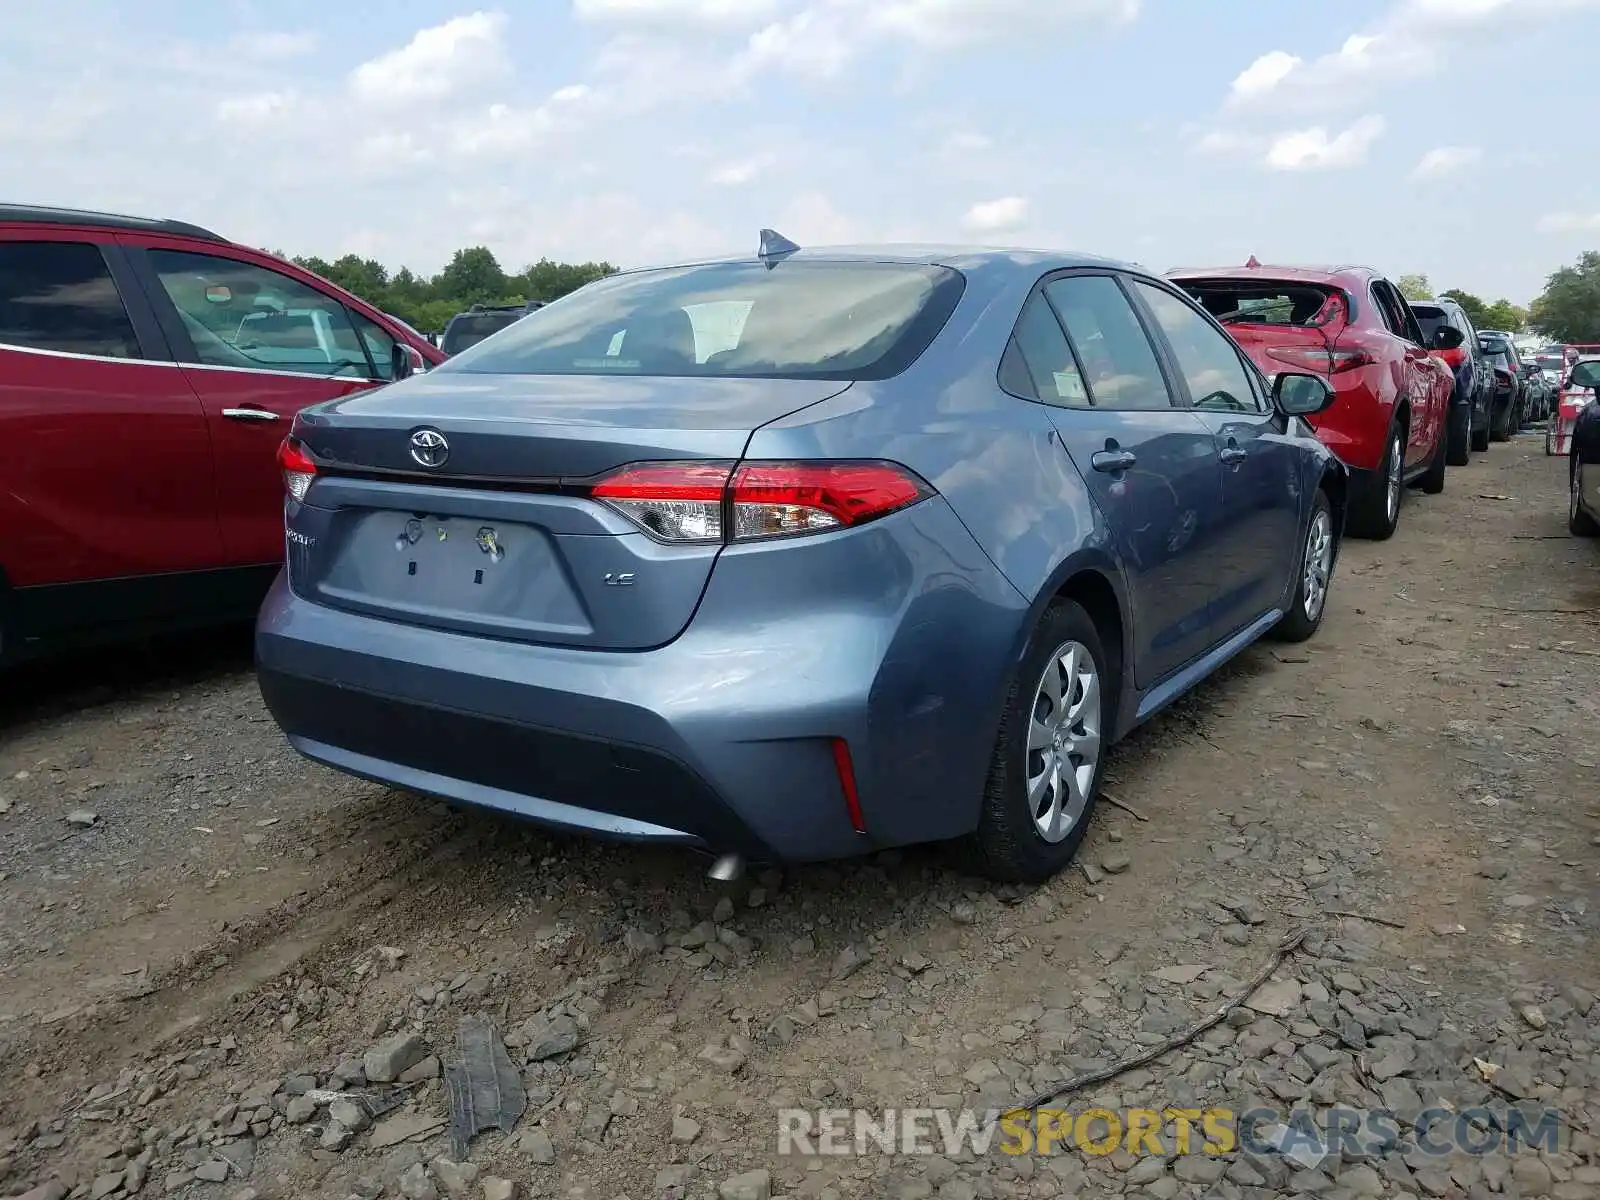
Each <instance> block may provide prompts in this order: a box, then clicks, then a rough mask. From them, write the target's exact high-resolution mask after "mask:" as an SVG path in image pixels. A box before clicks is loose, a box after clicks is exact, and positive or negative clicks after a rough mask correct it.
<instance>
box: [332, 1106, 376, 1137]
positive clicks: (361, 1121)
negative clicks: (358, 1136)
mask: <svg viewBox="0 0 1600 1200" xmlns="http://www.w3.org/2000/svg"><path fill="white" fill-rule="evenodd" d="M328 1117H329V1119H330V1120H333V1121H336V1122H338V1123H339V1124H340V1125H343V1126H344V1127H345V1128H346V1129H348V1130H351V1131H352V1132H355V1133H360V1132H361V1131H362V1130H363V1129H365V1128H367V1126H369V1125H371V1124H372V1118H371V1117H369V1116H367V1110H366V1109H364V1108H362V1107H361V1105H359V1104H357V1103H356V1102H355V1101H354V1100H335V1101H334V1102H333V1103H332V1104H330V1105H328Z"/></svg>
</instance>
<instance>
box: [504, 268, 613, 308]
mask: <svg viewBox="0 0 1600 1200" xmlns="http://www.w3.org/2000/svg"><path fill="white" fill-rule="evenodd" d="M616 272H617V269H616V268H615V267H613V266H612V265H611V264H610V263H608V262H586V263H558V262H551V261H550V260H549V259H548V258H541V259H540V260H539V261H538V262H536V263H534V264H533V266H531V267H529V268H528V269H527V270H526V271H524V272H523V273H522V274H521V276H519V277H518V279H517V280H516V282H517V283H518V284H519V285H520V286H521V287H522V289H523V291H524V293H525V294H526V295H527V297H528V299H530V300H544V301H546V302H548V301H551V300H559V299H560V298H561V297H562V296H565V295H566V294H567V293H568V292H575V291H577V290H578V289H579V288H581V287H582V286H583V285H584V284H586V283H592V282H594V281H595V280H596V279H599V278H601V277H602V276H605V275H615V274H616Z"/></svg>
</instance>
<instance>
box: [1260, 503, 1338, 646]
mask: <svg viewBox="0 0 1600 1200" xmlns="http://www.w3.org/2000/svg"><path fill="white" fill-rule="evenodd" d="M1338 549H1339V543H1338V539H1337V536H1336V535H1335V534H1334V531H1333V505H1332V504H1330V503H1329V502H1328V494H1327V493H1326V492H1324V491H1323V490H1322V489H1321V488H1318V489H1317V494H1316V496H1315V497H1314V498H1313V499H1312V502H1311V519H1310V520H1309V521H1307V522H1306V536H1305V539H1304V540H1303V541H1302V543H1301V546H1300V561H1299V563H1298V564H1297V568H1298V570H1297V576H1296V581H1295V588H1294V602H1293V603H1292V604H1291V605H1290V606H1289V611H1288V612H1286V613H1285V614H1284V615H1283V620H1281V621H1279V622H1278V623H1277V624H1276V625H1274V626H1273V627H1272V630H1271V632H1270V633H1269V634H1268V636H1269V637H1271V638H1272V639H1273V640H1274V641H1277V642H1303V641H1305V640H1306V639H1307V638H1309V637H1311V636H1312V635H1313V634H1314V633H1316V632H1317V630H1318V629H1320V628H1322V616H1323V614H1324V613H1326V612H1327V611H1328V589H1329V588H1330V587H1331V586H1332V584H1333V564H1334V559H1335V558H1336V556H1337V554H1338ZM1318 589H1320V590H1318Z"/></svg>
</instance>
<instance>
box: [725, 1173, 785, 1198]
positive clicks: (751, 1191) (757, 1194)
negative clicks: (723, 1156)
mask: <svg viewBox="0 0 1600 1200" xmlns="http://www.w3.org/2000/svg"><path fill="white" fill-rule="evenodd" d="M717 1197H718V1200H772V1173H771V1172H770V1171H746V1172H745V1173H744V1174H743V1175H735V1176H734V1177H733V1178H732V1179H725V1180H723V1181H722V1183H721V1184H719V1185H718V1187H717Z"/></svg>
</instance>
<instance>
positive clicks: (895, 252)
mask: <svg viewBox="0 0 1600 1200" xmlns="http://www.w3.org/2000/svg"><path fill="white" fill-rule="evenodd" d="M768 261H775V262H777V263H779V264H781V263H785V262H873V263H904V264H906V265H908V266H937V267H950V268H952V269H954V270H958V271H962V272H965V273H974V272H988V271H1007V270H1013V269H1016V268H1026V269H1028V270H1036V271H1039V272H1041V273H1042V272H1045V271H1057V270H1064V269H1068V268H1072V267H1101V268H1109V269H1115V270H1119V271H1133V272H1136V273H1138V274H1141V275H1147V276H1150V277H1152V278H1159V276H1158V275H1157V274H1156V272H1154V271H1152V270H1150V268H1148V267H1142V266H1140V265H1138V264H1137V263H1129V262H1122V261H1119V260H1117V259H1111V258H1102V257H1099V256H1098V255H1093V254H1082V253H1077V252H1074V251H1070V250H1036V249H1023V248H1020V247H1008V246H978V245H936V244H920V243H919V244H896V243H885V244H882V245H842V246H807V247H803V248H801V249H799V250H795V251H793V252H791V253H789V254H785V255H781V256H777V257H776V258H775V259H772V260H768V259H763V258H760V257H758V256H757V255H753V254H745V255H731V256H720V257H713V258H704V259H697V260H694V261H691V262H678V263H660V264H655V265H652V266H647V267H631V268H629V269H628V270H626V271H623V272H620V274H624V275H629V274H635V273H637V272H640V271H654V270H668V269H674V268H678V269H681V268H685V267H706V266H722V265H734V264H752V263H766V262H768Z"/></svg>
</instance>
